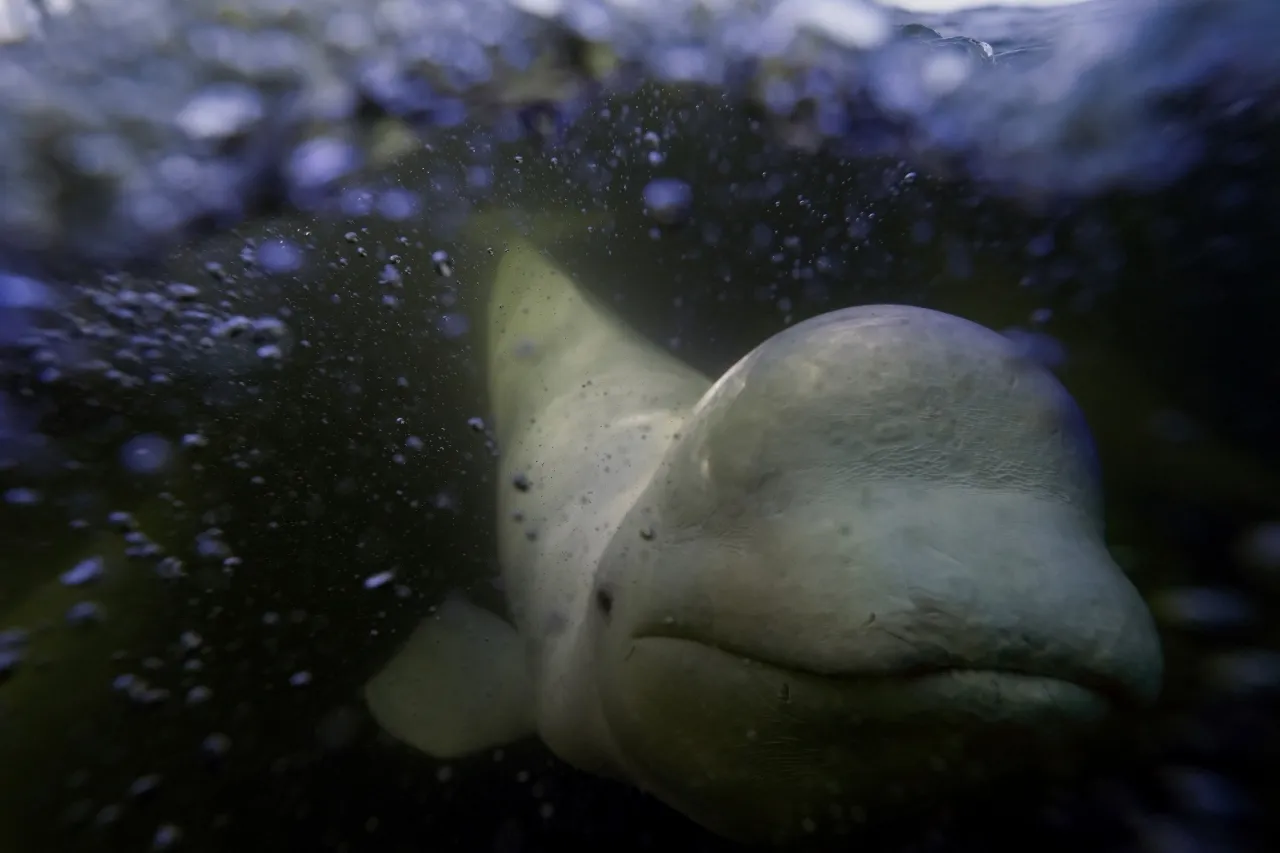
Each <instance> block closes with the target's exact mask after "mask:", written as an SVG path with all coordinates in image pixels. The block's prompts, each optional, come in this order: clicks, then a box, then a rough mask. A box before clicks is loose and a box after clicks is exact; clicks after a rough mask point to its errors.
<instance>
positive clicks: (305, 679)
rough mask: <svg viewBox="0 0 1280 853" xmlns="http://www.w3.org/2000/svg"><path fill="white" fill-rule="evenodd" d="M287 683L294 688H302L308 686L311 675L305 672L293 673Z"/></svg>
mask: <svg viewBox="0 0 1280 853" xmlns="http://www.w3.org/2000/svg"><path fill="white" fill-rule="evenodd" d="M289 683H290V684H292V685H293V686H294V687H303V686H305V685H307V684H310V683H311V673H309V672H307V671H306V670H302V671H301V672H295V673H294V674H293V675H291V676H289Z"/></svg>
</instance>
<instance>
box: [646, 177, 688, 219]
mask: <svg viewBox="0 0 1280 853" xmlns="http://www.w3.org/2000/svg"><path fill="white" fill-rule="evenodd" d="M643 196H644V205H645V208H646V209H647V210H648V211H649V215H650V216H652V217H653V218H654V219H656V220H658V221H659V222H661V223H662V224H663V225H678V224H680V223H681V222H684V221H685V220H686V219H688V217H689V213H690V211H691V210H692V208H693V189H692V188H690V186H689V185H688V184H687V183H685V182H684V181H680V180H676V179H675V178H657V179H655V180H652V181H650V182H649V183H648V185H646V186H645V188H644V191H643Z"/></svg>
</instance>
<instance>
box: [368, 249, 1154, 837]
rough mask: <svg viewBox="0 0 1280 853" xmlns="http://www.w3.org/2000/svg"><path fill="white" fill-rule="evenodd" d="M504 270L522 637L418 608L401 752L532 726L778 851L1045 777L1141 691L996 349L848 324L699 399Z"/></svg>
mask: <svg viewBox="0 0 1280 853" xmlns="http://www.w3.org/2000/svg"><path fill="white" fill-rule="evenodd" d="M503 252H504V254H503V257H502V260H501V262H500V264H499V268H498V272H497V274H496V280H495V285H494V290H493V293H492V295H491V297H490V298H491V305H490V323H489V337H490V340H489V341H488V347H489V353H490V357H489V362H490V376H489V388H490V393H491V397H492V403H493V407H494V411H495V414H496V419H497V431H498V439H499V444H500V446H501V448H502V454H501V458H500V463H499V464H500V467H501V472H500V477H501V482H500V485H499V491H498V503H499V510H500V517H499V522H498V524H499V534H498V551H499V558H500V562H501V564H502V568H503V580H504V586H505V590H506V596H507V599H508V606H509V616H510V619H511V622H507V621H505V620H503V619H501V618H499V617H498V616H497V615H496V614H493V613H489V612H488V611H483V610H480V609H479V608H476V607H475V606H473V605H470V604H467V603H466V602H464V601H462V600H461V599H459V598H451V599H449V600H448V601H446V602H445V603H444V604H443V605H442V606H441V607H440V608H439V610H438V611H437V612H435V613H434V614H432V615H430V616H428V618H427V619H426V620H425V621H424V622H423V623H422V625H421V626H420V627H419V628H418V629H417V631H415V632H414V634H413V636H412V637H411V638H410V639H409V640H408V642H407V643H406V645H405V647H404V649H403V650H402V651H401V653H400V654H399V655H398V656H397V657H396V658H395V659H393V660H392V661H391V662H390V663H389V664H388V665H387V667H386V668H385V669H384V670H383V671H382V672H380V673H379V674H378V675H377V676H375V677H374V679H373V680H372V681H371V682H370V684H369V685H368V687H367V689H366V696H367V698H368V701H369V704H370V707H371V709H372V710H373V712H374V715H375V716H376V717H377V718H378V720H379V721H380V722H381V724H382V725H383V727H384V728H386V729H387V730H388V731H390V732H391V733H392V734H394V735H396V736H397V737H398V738H400V739H401V740H404V741H406V742H408V743H410V744H412V745H414V746H416V747H418V748H419V749H421V750H423V751H425V752H427V753H429V754H431V755H434V756H437V757H439V758H453V757H456V756H460V755H465V754H467V753H471V752H476V751H479V750H482V749H485V748H490V747H494V746H497V745H500V744H502V743H505V742H507V741H510V740H513V739H515V738H518V737H521V736H523V735H529V734H537V735H539V736H540V737H541V738H542V740H543V741H544V742H545V743H546V744H547V745H548V746H549V747H550V748H551V749H552V750H553V751H554V752H555V753H556V754H558V755H559V756H560V757H562V758H563V759H565V760H566V761H568V762H570V763H572V764H574V765H576V766H578V767H581V768H583V769H585V770H588V771H591V772H595V773H600V774H603V775H609V776H613V777H617V778H621V779H623V780H627V781H629V782H631V783H633V784H634V785H636V786H638V787H640V788H642V789H644V790H646V791H649V792H651V793H652V794H653V795H655V796H656V797H658V798H659V799H661V800H663V801H664V802H666V803H667V804H669V805H671V806H672V807H674V808H676V809H678V810H680V811H681V812H683V813H684V814H686V815H688V816H689V817H691V818H692V819H694V820H695V821H697V822H699V823H701V824H703V825H704V826H706V827H708V828H710V829H712V830H714V831H716V832H718V833H721V834H723V835H726V836H729V837H732V838H734V839H738V840H742V841H748V842H763V843H785V842H790V841H794V840H797V839H803V838H806V837H810V836H813V835H827V834H839V833H841V832H844V831H846V830H848V829H850V828H852V827H853V826H854V825H856V824H857V823H858V822H860V821H861V820H864V819H865V818H866V817H868V816H873V815H875V814H879V813H883V812H886V811H894V810H897V809H900V808H910V807H911V806H912V805H913V804H918V803H921V802H925V801H929V800H931V799H932V798H936V797H938V796H947V795H948V794H949V793H951V792H954V791H957V790H959V789H962V788H968V787H970V786H972V785H973V783H974V781H975V779H978V778H982V777H990V778H998V777H999V776H1001V774H1003V773H1005V772H1007V771H1016V770H1019V769H1025V768H1027V767H1028V766H1029V765H1031V766H1034V765H1035V764H1036V762H1038V761H1040V760H1042V757H1043V756H1044V755H1046V754H1048V751H1050V750H1054V749H1058V748H1061V747H1062V746H1063V745H1068V744H1073V743H1075V742H1076V740H1077V738H1078V737H1080V736H1083V735H1084V734H1085V733H1087V732H1089V731H1091V730H1093V729H1094V728H1095V727H1096V726H1097V724H1099V723H1100V722H1102V721H1104V720H1106V719H1107V718H1108V717H1110V716H1111V715H1112V714H1113V713H1114V712H1115V711H1117V710H1118V709H1124V708H1126V707H1128V706H1135V705H1140V704H1142V703H1146V702H1149V701H1151V700H1152V699H1153V698H1154V697H1155V695H1156V694H1157V692H1158V690H1159V686H1160V681H1161V676H1162V656H1161V650H1160V645H1159V641H1158V638H1157V635H1156V631H1155V628H1154V623H1153V621H1152V619H1151V616H1150V614H1149V612H1148V610H1147V608H1146V606H1145V605H1144V603H1143V601H1142V599H1141V598H1140V596H1139V595H1138V593H1137V591H1136V590H1135V589H1134V588H1133V586H1132V585H1131V584H1130V583H1129V581H1128V580H1127V579H1126V577H1125V575H1124V573H1123V572H1122V571H1121V569H1120V568H1119V567H1118V566H1117V565H1116V563H1115V562H1114V561H1113V560H1112V558H1111V556H1110V555H1109V553H1108V551H1107V549H1106V547H1105V544H1104V540H1103V529H1102V520H1101V495H1100V484H1099V472H1098V468H1097V463H1096V458H1095V454H1094V448H1093V445H1092V440H1091V438H1090V435H1089V431H1088V429H1087V427H1086V425H1085V422H1084V419H1083V417H1082V415H1081V413H1080V411H1079V410H1078V408H1077V407H1076V405H1075V404H1074V402H1073V401H1072V399H1071V397H1070V396H1069V395H1068V393H1067V392H1066V390H1065V389H1064V388H1063V387H1062V386H1061V385H1060V384H1059V383H1058V382H1057V380H1056V379H1055V378H1054V377H1053V376H1052V375H1051V374H1050V373H1049V372H1048V371H1046V370H1045V369H1044V368H1043V367H1041V366H1040V365H1038V364H1037V363H1035V362H1034V361H1032V360H1029V359H1027V358H1025V357H1024V355H1023V353H1022V351H1021V350H1020V349H1019V348H1018V347H1017V345H1016V344H1015V343H1014V342H1012V341H1010V340H1009V339H1007V338H1005V337H1004V336H1002V335H1000V334H997V333H996V332H993V331H990V330H988V329H986V328H984V327H982V326H979V325H976V324H974V323H972V322H969V321H967V320H963V319H960V318H958V317H954V316H951V315H948V314H943V313H940V312H937V311H932V310H928V309H924V308H915V307H907V306H896V305H878V306H866V307H858V308H849V309H846V310H842V311H836V312H833V313H830V314H826V315H823V316H820V317H817V318H814V319H811V320H808V321H806V322H803V323H800V324H798V325H796V326H794V327H792V328H789V329H787V330H786V331H783V332H781V333H780V334H777V335H775V336H774V337H772V338H770V339H769V340H767V341H765V342H764V343H763V344H761V345H760V346H758V347H757V348H756V349H754V350H753V351H752V352H751V353H749V354H748V355H747V356H746V357H744V358H743V359H742V360H741V361H739V362H738V363H737V364H736V365H734V366H733V367H732V368H731V369H730V370H729V371H728V372H726V373H725V374H724V375H723V376H722V377H721V378H720V379H719V380H718V381H716V382H715V383H714V384H712V383H711V382H710V381H708V380H706V379H705V378H703V377H701V376H700V375H698V374H697V373H696V372H694V371H693V370H691V369H690V368H689V367H688V366H686V365H683V364H681V363H680V362H679V361H677V360H676V359H674V358H672V357H671V356H670V355H669V354H668V353H666V352H664V351H662V350H660V349H658V348H657V347H654V346H653V345H652V344H650V343H649V342H648V341H646V340H644V339H642V338H640V337H639V336H638V335H636V334H635V333H634V332H632V331H630V330H629V329H627V328H626V326H625V324H623V323H621V322H620V321H619V320H617V319H616V318H614V317H613V316H612V315H611V314H610V313H609V312H608V311H607V310H606V309H604V308H603V307H601V306H600V305H598V304H596V303H595V302H594V300H593V299H592V298H591V297H590V296H589V294H587V293H584V292H582V291H581V290H579V289H578V288H577V287H576V285H575V284H574V282H573V281H572V280H571V279H570V277H569V276H568V275H567V274H565V273H564V272H563V271H562V270H560V268H559V267H557V266H556V265H555V264H554V263H553V262H552V261H551V260H550V259H549V258H548V257H547V256H546V255H545V253H543V252H540V251H539V250H537V249H536V248H534V247H533V246H531V245H527V244H525V243H522V242H520V241H518V240H517V241H515V243H514V244H507V245H506V246H505V248H504V249H503ZM513 518H514V519H517V520H518V523H513V521H512V520H511V519H513Z"/></svg>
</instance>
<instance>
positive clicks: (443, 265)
mask: <svg viewBox="0 0 1280 853" xmlns="http://www.w3.org/2000/svg"><path fill="white" fill-rule="evenodd" d="M431 265H432V266H433V267H435V270H436V274H437V275H439V276H440V277H442V278H452V277H453V259H452V258H450V257H449V253H448V252H446V251H444V250H442V249H440V250H437V251H434V252H432V253H431Z"/></svg>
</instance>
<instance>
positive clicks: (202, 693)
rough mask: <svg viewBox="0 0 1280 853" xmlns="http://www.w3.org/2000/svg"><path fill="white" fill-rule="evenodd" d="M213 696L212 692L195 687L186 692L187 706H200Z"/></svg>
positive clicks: (205, 688)
mask: <svg viewBox="0 0 1280 853" xmlns="http://www.w3.org/2000/svg"><path fill="white" fill-rule="evenodd" d="M212 696H213V691H212V690H210V689H209V688H208V687H205V686H203V685H199V684H198V685H196V686H195V687H192V688H191V689H190V690H188V691H187V704H188V705H201V704H203V703H205V702H208V701H209V699H210V698H211V697H212Z"/></svg>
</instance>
